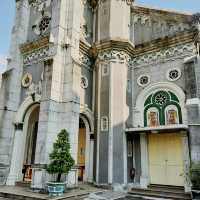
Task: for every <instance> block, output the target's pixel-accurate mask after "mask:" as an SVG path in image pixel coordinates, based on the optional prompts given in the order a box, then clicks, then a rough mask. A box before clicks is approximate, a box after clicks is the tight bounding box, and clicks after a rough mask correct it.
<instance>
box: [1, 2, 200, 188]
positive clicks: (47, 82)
mask: <svg viewBox="0 0 200 200" xmlns="http://www.w3.org/2000/svg"><path fill="white" fill-rule="evenodd" d="M198 24H199V21H198V19H197V18H194V17H193V16H192V15H190V14H186V13H179V12H174V11H168V10H158V9H153V8H147V7H142V6H137V5H135V3H134V1H133V0H99V1H97V0H91V1H90V0H16V19H15V23H14V27H13V29H12V36H11V47H10V57H9V58H8V66H7V70H6V71H5V72H4V73H3V75H2V85H1V93H0V98H1V101H0V183H1V184H3V185H4V184H6V185H15V184H16V183H17V182H29V183H30V184H31V187H32V188H37V189H42V188H44V187H45V183H46V181H48V180H49V175H48V174H47V172H46V170H45V166H46V164H47V163H48V161H49V153H50V152H51V151H52V145H53V143H54V142H55V140H56V136H57V134H58V132H59V131H60V130H62V129H66V130H67V131H68V132H69V134H70V143H71V154H72V156H73V158H74V159H75V162H76V167H74V169H72V170H71V172H70V173H69V175H68V183H69V184H74V183H75V182H77V180H79V181H83V182H91V183H95V184H98V185H112V184H115V183H119V184H132V185H133V186H139V187H141V188H147V187H148V186H149V185H150V184H158V185H171V186H182V187H184V188H185V191H190V189H191V184H190V181H189V177H188V170H189V167H190V164H191V163H192V162H194V163H195V162H196V163H197V162H199V161H200V58H199V53H200V50H199V31H200V28H199V27H198Z"/></svg>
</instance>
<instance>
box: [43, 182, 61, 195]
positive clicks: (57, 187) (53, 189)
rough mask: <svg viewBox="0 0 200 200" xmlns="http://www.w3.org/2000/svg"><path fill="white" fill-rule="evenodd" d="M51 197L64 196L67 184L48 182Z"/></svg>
mask: <svg viewBox="0 0 200 200" xmlns="http://www.w3.org/2000/svg"><path fill="white" fill-rule="evenodd" d="M47 189H48V193H49V196H62V195H63V193H64V191H65V183H64V182H60V183H56V182H47Z"/></svg>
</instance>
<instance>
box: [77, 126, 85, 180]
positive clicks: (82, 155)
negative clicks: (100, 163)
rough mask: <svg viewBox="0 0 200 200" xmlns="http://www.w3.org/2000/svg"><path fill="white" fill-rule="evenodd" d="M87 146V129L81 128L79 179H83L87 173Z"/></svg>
mask: <svg viewBox="0 0 200 200" xmlns="http://www.w3.org/2000/svg"><path fill="white" fill-rule="evenodd" d="M85 147H86V129H85V128H80V129H79V138H78V167H79V180H80V181H83V176H84V173H85Z"/></svg>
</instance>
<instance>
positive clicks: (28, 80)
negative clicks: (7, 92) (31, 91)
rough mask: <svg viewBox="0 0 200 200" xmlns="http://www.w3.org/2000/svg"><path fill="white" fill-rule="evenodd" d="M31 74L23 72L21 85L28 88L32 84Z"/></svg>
mask: <svg viewBox="0 0 200 200" xmlns="http://www.w3.org/2000/svg"><path fill="white" fill-rule="evenodd" d="M32 80H33V78H32V75H31V74H30V73H26V74H24V76H23V78H22V87H24V88H28V87H29V86H30V85H31V84H32Z"/></svg>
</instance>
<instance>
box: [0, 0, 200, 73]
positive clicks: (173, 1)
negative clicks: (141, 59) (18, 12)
mask: <svg viewBox="0 0 200 200" xmlns="http://www.w3.org/2000/svg"><path fill="white" fill-rule="evenodd" d="M0 2H1V6H0V72H2V71H3V70H5V66H6V57H7V56H8V52H9V44H10V35H11V29H12V26H13V21H14V16H15V0H0ZM135 2H136V4H139V5H145V6H150V7H154V8H165V9H171V10H177V11H184V12H191V13H195V12H200V0H136V1H135Z"/></svg>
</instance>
